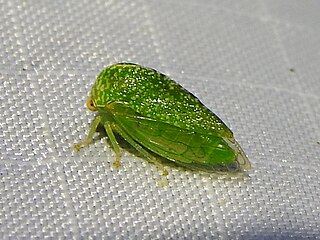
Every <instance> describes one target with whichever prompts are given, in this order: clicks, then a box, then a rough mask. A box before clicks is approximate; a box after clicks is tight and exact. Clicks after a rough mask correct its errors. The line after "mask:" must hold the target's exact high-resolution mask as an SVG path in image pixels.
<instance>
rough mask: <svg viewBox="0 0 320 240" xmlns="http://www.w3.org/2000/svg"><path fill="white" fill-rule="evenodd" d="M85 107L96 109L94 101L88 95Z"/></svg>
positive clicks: (91, 109)
mask: <svg viewBox="0 0 320 240" xmlns="http://www.w3.org/2000/svg"><path fill="white" fill-rule="evenodd" d="M87 108H88V109H89V110H90V111H97V108H96V105H95V103H94V101H93V100H92V98H91V97H89V98H88V100H87Z"/></svg>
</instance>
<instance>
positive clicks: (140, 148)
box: [111, 124, 168, 176]
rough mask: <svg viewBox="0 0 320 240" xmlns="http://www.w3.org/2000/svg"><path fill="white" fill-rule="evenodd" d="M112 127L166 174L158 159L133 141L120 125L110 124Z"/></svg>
mask: <svg viewBox="0 0 320 240" xmlns="http://www.w3.org/2000/svg"><path fill="white" fill-rule="evenodd" d="M112 128H114V129H115V130H116V131H117V132H118V133H119V134H120V135H121V136H122V137H123V138H124V139H125V140H126V141H127V142H128V143H130V145H131V146H133V147H134V148H135V149H136V150H137V151H138V152H140V153H141V154H142V155H143V156H145V157H146V158H147V159H148V160H149V161H150V162H151V163H153V164H154V165H156V166H157V167H158V168H159V169H160V170H161V171H162V175H163V176H167V175H168V171H167V170H166V169H165V168H164V167H163V165H162V164H160V163H159V161H158V160H157V159H156V158H155V157H154V156H152V155H151V154H150V153H148V152H147V151H146V150H145V149H144V148H143V147H142V146H141V145H140V144H138V143H137V142H135V141H134V140H133V139H132V138H131V137H130V136H129V135H128V134H127V133H126V132H125V131H124V130H123V129H122V128H121V127H119V126H118V125H116V124H112ZM111 142H112V141H111Z"/></svg>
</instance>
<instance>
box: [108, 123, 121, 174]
mask: <svg viewBox="0 0 320 240" xmlns="http://www.w3.org/2000/svg"><path fill="white" fill-rule="evenodd" d="M104 128H105V129H106V132H107V134H108V137H109V139H110V142H111V145H112V147H113V150H114V152H115V154H116V160H115V161H114V162H113V166H114V167H115V168H118V167H119V166H120V159H121V150H120V146H119V144H118V142H117V140H116V138H115V136H114V134H113V131H112V128H111V124H110V123H105V124H104Z"/></svg>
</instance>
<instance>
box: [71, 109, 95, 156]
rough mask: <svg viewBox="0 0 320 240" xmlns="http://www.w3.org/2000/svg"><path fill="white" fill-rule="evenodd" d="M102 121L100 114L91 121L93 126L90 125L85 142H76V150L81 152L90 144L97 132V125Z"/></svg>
mask: <svg viewBox="0 0 320 240" xmlns="http://www.w3.org/2000/svg"><path fill="white" fill-rule="evenodd" d="M100 122H101V116H99V115H98V116H96V117H95V119H94V120H93V122H92V123H91V127H90V130H89V133H88V136H87V138H86V140H84V141H83V142H80V143H78V144H75V145H74V146H73V148H74V150H76V151H77V152H79V151H80V149H81V148H83V147H85V146H87V145H89V144H90V143H91V142H92V140H93V135H94V134H95V132H96V130H97V127H98V125H99V123H100Z"/></svg>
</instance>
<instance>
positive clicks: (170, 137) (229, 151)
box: [79, 63, 250, 171]
mask: <svg viewBox="0 0 320 240" xmlns="http://www.w3.org/2000/svg"><path fill="white" fill-rule="evenodd" d="M88 102H89V106H88V107H89V109H91V110H93V111H98V115H97V116H96V119H95V121H94V124H93V126H92V128H91V130H90V132H91V134H90V133H89V136H88V139H87V140H86V141H85V144H82V145H86V144H88V143H89V142H91V140H90V138H92V133H93V132H94V130H95V128H96V127H97V125H98V124H101V125H103V126H104V127H105V128H106V130H107V134H108V136H109V138H110V140H111V143H112V145H113V147H114V149H115V152H116V162H118V161H119V159H120V150H119V147H118V144H117V142H116V140H115V138H114V137H113V132H118V133H119V134H120V135H122V137H123V138H124V139H126V140H127V141H128V142H129V143H130V144H131V145H133V146H134V147H135V148H136V149H137V150H138V151H139V152H141V153H142V154H143V155H145V156H146V157H147V158H148V159H149V160H150V161H151V162H154V163H155V164H157V166H158V167H161V166H160V164H159V163H158V162H157V160H156V158H154V157H152V155H150V154H148V152H153V153H156V154H158V155H160V156H162V157H164V158H166V159H168V160H171V161H174V162H175V163H177V164H178V165H181V166H184V167H187V168H189V169H194V170H196V169H200V170H204V171H239V170H243V169H245V170H246V169H249V168H250V163H249V161H248V159H247V158H246V156H245V154H244V152H243V151H242V150H241V148H240V146H239V145H238V144H237V142H236V141H235V139H234V138H233V134H232V132H231V130H230V129H229V128H228V127H227V126H226V125H225V124H224V123H223V122H222V121H221V120H220V119H219V118H218V117H217V116H216V115H215V114H214V113H213V112H211V111H210V110H209V109H208V108H206V107H205V106H204V105H203V104H202V103H201V102H200V101H199V100H198V99H197V98H196V97H195V96H194V95H192V94H191V93H190V92H188V91H187V90H185V89H184V88H182V87H181V86H180V85H179V84H177V83H176V82H174V81H173V80H171V79H170V78H168V77H167V76H165V75H163V74H161V73H159V72H157V71H156V70H153V69H150V68H146V67H142V66H139V65H135V64H130V63H120V64H115V65H112V66H109V67H107V68H106V69H104V70H103V71H102V72H101V73H100V74H99V76H98V77H97V80H96V81H95V83H94V85H93V87H92V90H91V95H90V98H89V101H88ZM79 146H80V145H79ZM145 149H148V150H149V151H146V150H145ZM117 165H118V164H117ZM161 168H163V167H161Z"/></svg>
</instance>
